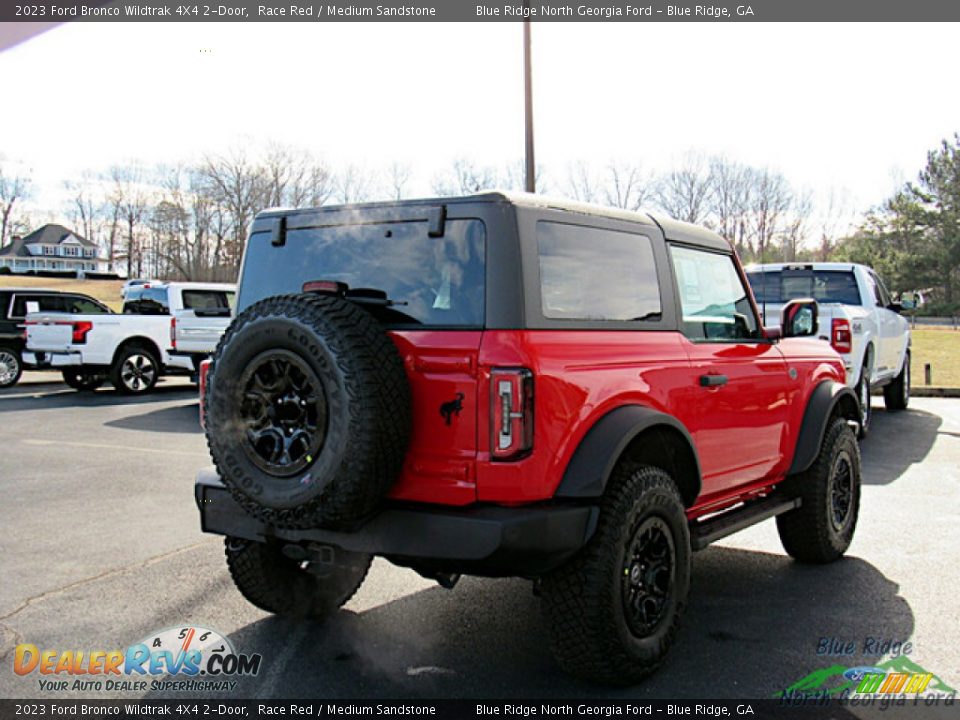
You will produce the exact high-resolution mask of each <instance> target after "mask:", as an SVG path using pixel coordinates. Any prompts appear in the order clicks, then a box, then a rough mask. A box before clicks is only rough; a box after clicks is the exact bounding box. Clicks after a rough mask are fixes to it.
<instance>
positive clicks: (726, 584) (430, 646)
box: [154, 547, 914, 699]
mask: <svg viewBox="0 0 960 720" xmlns="http://www.w3.org/2000/svg"><path fill="white" fill-rule="evenodd" d="M898 590H899V587H898V585H897V584H896V583H895V582H893V581H891V580H889V579H888V578H886V577H884V575H883V574H882V573H880V572H879V571H878V570H877V569H876V568H875V567H873V566H872V565H870V564H869V563H867V562H865V561H863V560H860V559H857V558H846V559H844V560H841V561H839V562H837V563H834V564H832V565H829V566H821V567H811V566H803V565H799V564H797V563H795V562H793V561H792V560H790V559H789V558H788V557H786V556H780V555H772V554H767V553H760V552H753V551H747V550H739V549H733V548H725V547H723V548H717V547H715V548H710V549H708V550H706V551H704V552H701V553H698V554H696V555H695V556H694V565H693V583H692V590H691V596H690V604H689V609H688V612H687V615H686V618H685V621H684V623H683V627H682V629H681V631H680V633H679V635H678V638H677V642H676V644H675V646H674V648H673V650H672V652H671V653H670V655H669V657H668V658H667V660H666V662H665V664H664V665H663V667H662V668H661V669H660V670H659V672H657V673H656V674H655V675H653V676H652V677H651V678H649V679H648V680H647V681H646V682H644V683H642V684H640V685H637V686H635V687H632V688H629V689H613V688H609V687H604V686H596V685H591V684H586V683H583V682H579V681H576V680H572V679H570V678H569V677H568V676H566V675H564V674H563V673H562V672H561V670H560V669H559V668H558V667H557V666H556V664H555V663H554V661H553V660H552V658H551V656H550V653H549V649H548V638H547V633H546V629H545V627H544V625H543V621H542V620H541V616H540V612H539V604H538V600H537V598H535V597H534V596H533V595H532V593H531V587H530V583H529V582H527V581H523V580H515V579H511V580H483V579H475V578H466V579H464V580H463V581H461V583H460V584H459V585H458V586H457V587H456V588H455V589H454V590H453V591H447V590H443V589H440V588H429V589H426V590H422V591H420V592H415V593H413V594H411V595H407V596H406V597H402V598H399V599H397V600H394V601H392V602H388V603H386V604H383V605H380V606H377V607H373V608H371V609H369V610H366V611H361V612H350V611H340V612H339V613H337V614H336V615H335V616H334V617H332V618H331V619H330V620H329V621H327V622H326V623H324V624H322V625H321V624H316V623H309V622H296V621H292V620H287V619H281V618H277V617H266V618H264V619H261V620H258V621H256V622H254V623H251V624H250V625H247V626H246V627H244V628H242V629H240V630H239V631H237V632H235V633H233V634H231V635H230V638H229V639H230V641H231V643H232V644H233V646H234V647H235V648H236V649H237V651H238V652H243V653H252V652H258V653H260V654H261V655H262V656H263V666H262V670H261V672H260V673H259V675H258V676H257V677H247V678H240V679H239V685H238V688H237V690H236V692H235V693H233V694H234V696H240V697H262V698H324V699H334V698H344V699H347V698H370V699H376V698H393V697H415V698H443V697H451V698H470V697H478V698H483V697H489V698H498V697H499V698H520V697H544V698H546V697H569V698H573V697H601V696H602V697H622V698H657V697H664V698H680V697H686V698H719V697H729V698H769V697H772V696H774V694H776V693H778V692H780V691H781V690H783V689H784V688H785V687H788V686H789V685H791V684H792V683H794V682H796V681H797V680H799V679H801V678H803V677H805V676H807V675H808V674H810V673H811V672H813V671H815V670H818V669H821V668H824V667H828V666H831V665H835V664H841V665H843V666H844V667H852V666H856V665H864V664H869V663H870V662H871V661H877V660H879V659H880V658H863V657H862V656H861V655H859V654H858V655H857V656H855V657H825V656H822V655H818V654H817V647H818V644H819V643H820V642H821V638H823V637H835V638H838V639H840V640H841V641H843V642H848V641H853V642H855V643H856V645H857V647H858V649H859V648H860V647H861V646H862V644H863V642H864V638H865V637H870V636H874V637H883V638H892V639H894V640H900V641H903V640H905V639H907V638H909V637H910V636H911V634H912V632H913V628H914V617H913V613H912V611H911V609H910V607H909V605H908V604H907V602H906V601H905V600H904V599H903V598H902V597H900V596H899V595H898ZM154 696H157V695H154ZM204 696H205V697H210V695H209V694H207V693H204ZM181 697H182V695H181ZM222 697H230V693H223V694H222Z"/></svg>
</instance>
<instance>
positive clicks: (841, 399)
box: [787, 380, 860, 475]
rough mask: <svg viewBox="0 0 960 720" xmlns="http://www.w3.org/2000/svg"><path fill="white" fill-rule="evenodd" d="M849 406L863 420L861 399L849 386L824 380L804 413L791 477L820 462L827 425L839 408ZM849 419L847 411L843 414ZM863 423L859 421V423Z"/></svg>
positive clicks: (816, 389) (811, 397)
mask: <svg viewBox="0 0 960 720" xmlns="http://www.w3.org/2000/svg"><path fill="white" fill-rule="evenodd" d="M846 403H852V406H851V405H846V407H848V408H849V407H852V408H853V409H854V417H855V418H859V410H858V409H857V408H859V407H860V406H859V403H858V402H857V396H856V394H855V393H854V392H853V390H851V389H850V388H848V387H847V386H846V385H844V384H842V383H839V382H836V381H835V380H824V381H822V382H821V383H820V384H819V385H817V386H816V387H815V388H814V389H813V392H812V393H810V399H809V400H808V401H807V408H806V410H804V412H803V424H802V425H801V426H800V432H799V433H798V435H797V445H796V448H795V449H794V452H793V462H792V463H791V464H790V469H789V470H788V471H787V474H788V475H794V474H796V473H801V472H803V471H804V470H806V469H807V468H809V467H810V466H811V465H813V461H814V460H816V459H817V454H818V453H819V452H820V445H821V443H823V436H824V434H826V432H827V423H828V422H829V420H830V418H831V417H832V416H833V414H834V410H836V408H837V406H840V407H841V410H843V408H844V405H843V404H846ZM841 414H842V415H843V416H844V417H847V418H848V419H851V420H852V419H854V418H850V417H849V416H848V413H847V412H841ZM856 422H859V420H856Z"/></svg>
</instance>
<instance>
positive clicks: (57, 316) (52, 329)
mask: <svg viewBox="0 0 960 720" xmlns="http://www.w3.org/2000/svg"><path fill="white" fill-rule="evenodd" d="M73 323H74V321H73V317H72V316H70V315H68V314H66V313H43V314H40V313H38V314H30V315H28V316H27V324H26V328H27V349H28V350H39V351H41V352H58V351H64V350H68V349H69V348H70V346H71V344H72V343H73Z"/></svg>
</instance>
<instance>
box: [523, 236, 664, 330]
mask: <svg viewBox="0 0 960 720" xmlns="http://www.w3.org/2000/svg"><path fill="white" fill-rule="evenodd" d="M537 248H538V252H539V255H540V298H541V302H542V305H543V315H544V317H547V318H553V319H570V320H657V319H659V318H660V311H661V308H660V286H659V283H658V281H657V268H656V264H655V262H654V259H653V246H652V245H651V243H650V238H648V237H646V236H645V235H634V234H632V233H625V232H617V231H614V230H603V229H601V228H592V227H583V226H579V225H566V224H561V223H553V222H539V223H537Z"/></svg>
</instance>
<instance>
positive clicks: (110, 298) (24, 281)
mask: <svg viewBox="0 0 960 720" xmlns="http://www.w3.org/2000/svg"><path fill="white" fill-rule="evenodd" d="M123 283H124V281H123V280H77V279H76V278H45V277H32V276H30V275H0V288H3V287H29V288H33V287H37V288H48V289H50V290H67V291H70V292H78V293H83V294H84V295H89V296H90V297H94V298H96V299H97V300H99V301H100V302H102V303H104V304H105V305H108V306H109V307H111V308H113V309H114V310H116V311H118V312H119V311H120V309H121V307H122V306H123V300H121V299H120V288H121V287H123Z"/></svg>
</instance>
